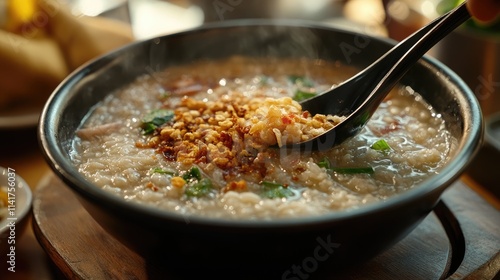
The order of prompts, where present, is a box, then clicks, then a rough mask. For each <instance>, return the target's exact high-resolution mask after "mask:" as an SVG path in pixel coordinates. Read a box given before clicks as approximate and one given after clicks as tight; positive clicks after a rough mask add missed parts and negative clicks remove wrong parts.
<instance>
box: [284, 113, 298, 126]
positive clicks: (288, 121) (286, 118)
mask: <svg viewBox="0 0 500 280" xmlns="http://www.w3.org/2000/svg"><path fill="white" fill-rule="evenodd" d="M294 119H295V115H294V114H289V115H288V116H283V117H281V122H283V124H291V123H292V122H293V120H294Z"/></svg>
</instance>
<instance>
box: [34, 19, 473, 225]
mask: <svg viewBox="0 0 500 280" xmlns="http://www.w3.org/2000/svg"><path fill="white" fill-rule="evenodd" d="M262 25H264V26H266V25H272V26H277V25H282V26H288V27H302V28H303V27H305V28H313V29H326V30H329V31H334V32H341V33H347V34H350V35H352V36H357V35H360V34H361V33H358V32H354V31H351V30H345V29H342V28H336V27H332V26H328V25H323V24H320V23H317V22H310V21H300V20H293V21H291V20H277V19H270V20H268V19H264V20H255V19H249V20H229V21H224V22H217V23H210V24H205V25H203V26H200V27H196V28H192V29H188V30H185V31H181V32H178V33H173V34H168V35H163V36H159V37H154V38H150V39H146V40H142V41H138V42H133V43H131V44H128V45H126V46H124V47H121V48H119V49H116V50H114V51H112V52H110V53H108V54H104V55H102V56H100V57H98V58H95V59H93V60H91V61H89V62H87V63H86V64H84V65H82V66H81V67H79V68H78V69H76V70H75V71H74V72H73V73H71V74H70V75H69V76H68V77H67V78H66V79H65V80H64V81H63V82H62V83H60V84H59V85H58V87H57V88H56V89H55V90H54V92H53V93H52V94H51V95H50V97H49V99H48V100H47V102H46V104H45V106H44V108H43V111H42V114H41V117H40V120H39V127H38V139H39V143H40V146H41V148H42V153H43V155H44V157H45V159H46V160H47V162H48V163H49V165H50V167H51V168H52V169H53V170H54V171H55V173H56V174H57V175H58V176H59V177H60V178H61V179H62V180H63V182H65V183H66V184H67V185H68V186H69V187H70V188H71V189H72V190H73V191H76V192H77V193H78V194H80V195H82V196H84V197H85V198H86V199H89V200H92V201H93V202H97V203H100V204H101V205H103V206H104V207H109V208H119V209H125V208H126V209H127V210H128V211H133V212H134V213H135V214H137V215H145V216H150V217H153V218H158V219H163V220H170V221H172V222H178V223H185V224H189V225H199V226H210V227H232V228H235V227H238V228H268V229H275V228H286V227H297V225H300V226H306V225H320V224H324V223H331V222H333V221H345V220H348V219H352V218H355V217H360V216H364V215H366V214H369V213H370V214H373V213H380V212H384V211H390V210H391V209H394V208H397V207H399V206H401V205H404V204H407V203H410V202H411V201H415V200H418V199H421V198H423V197H426V196H428V195H431V194H432V193H436V192H437V193H438V195H440V194H441V193H442V192H443V191H444V190H445V189H446V188H447V187H448V186H449V185H450V184H452V183H453V182H454V181H455V180H456V179H457V178H458V177H459V176H460V174H461V173H462V172H463V171H464V169H465V167H466V166H467V164H468V163H469V162H470V161H471V160H472V158H473V157H474V156H475V154H476V153H477V152H478V150H479V147H480V146H481V142H482V135H483V133H482V132H483V118H482V114H481V109H480V106H479V103H478V101H477V99H476V98H475V96H474V94H473V93H472V91H471V90H470V88H469V87H468V86H467V85H466V84H465V82H464V81H462V79H461V78H460V77H459V76H458V75H457V74H456V73H454V72H453V71H452V70H451V69H450V68H448V67H447V66H445V65H444V64H443V63H441V62H439V61H438V60H436V59H434V58H432V57H429V56H424V57H423V58H422V60H421V62H420V63H424V64H427V65H429V66H430V67H431V68H433V69H435V70H438V71H437V73H436V74H437V75H442V76H443V77H442V78H443V79H446V80H447V81H448V82H449V83H450V84H452V85H453V86H454V87H456V88H457V89H458V90H459V91H460V92H462V93H463V95H459V96H458V98H459V99H461V100H460V103H461V104H468V107H469V108H465V109H466V110H467V111H469V113H470V117H471V118H470V119H465V123H464V131H466V132H465V134H467V135H469V137H467V138H466V139H465V141H464V142H463V143H462V144H461V145H460V146H459V147H458V149H457V153H456V155H455V156H454V158H453V159H451V160H450V162H449V163H448V164H447V165H446V166H445V167H444V168H443V169H441V171H440V176H432V177H430V178H428V179H426V180H424V181H423V182H421V183H420V184H419V186H418V187H415V188H413V189H411V190H408V191H405V192H404V193H401V194H398V195H395V196H393V197H390V198H388V199H386V200H384V201H378V202H375V203H371V204H368V205H363V206H362V207H359V208H355V209H348V210H342V211H338V212H337V211H332V212H330V213H325V214H321V215H313V216H305V217H295V218H286V219H271V220H266V219H256V220H255V219H245V220H236V219H222V218H210V217H203V216H197V215H182V214H179V213H175V212H170V211H168V210H165V209H160V208H157V207H154V206H151V205H145V204H140V203H130V202H129V201H126V200H124V199H123V198H122V197H119V196H117V195H116V194H113V193H110V192H107V191H105V190H103V189H101V188H99V187H97V186H95V185H93V184H92V183H90V182H89V181H88V180H86V179H85V178H84V177H83V175H81V174H80V173H79V172H78V171H77V169H76V168H75V167H74V166H73V165H72V163H71V162H70V161H69V160H68V159H67V155H66V154H65V153H64V152H63V151H62V149H61V147H60V146H59V143H58V139H57V135H56V128H55V127H54V123H55V122H54V120H55V119H57V118H58V110H57V108H58V107H59V105H60V104H61V103H62V101H63V100H64V96H65V93H67V92H68V91H69V88H71V86H72V85H73V84H75V83H76V82H77V81H78V80H79V79H81V78H83V77H84V76H85V74H86V72H88V69H89V68H90V67H95V66H96V65H98V64H99V62H100V60H102V59H103V58H104V57H107V56H108V57H109V56H111V57H115V56H118V55H119V54H121V53H124V52H126V51H127V50H128V49H129V48H133V47H134V46H136V45H138V44H148V43H151V42H154V41H155V40H158V39H161V38H168V37H170V36H183V35H186V34H187V35H189V34H190V33H192V32H198V31H200V30H201V31H203V30H207V29H213V28H234V27H241V26H248V27H252V26H262ZM362 35H363V36H367V37H370V38H372V39H374V40H377V41H382V43H388V44H391V45H394V42H395V41H394V40H392V39H388V38H381V37H375V36H371V35H368V34H362Z"/></svg>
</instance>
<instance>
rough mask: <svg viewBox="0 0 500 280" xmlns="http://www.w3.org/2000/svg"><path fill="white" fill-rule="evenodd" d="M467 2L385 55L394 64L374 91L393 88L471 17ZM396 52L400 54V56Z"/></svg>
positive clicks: (382, 64) (384, 58)
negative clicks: (416, 64) (421, 59)
mask: <svg viewBox="0 0 500 280" xmlns="http://www.w3.org/2000/svg"><path fill="white" fill-rule="evenodd" d="M466 3H467V1H465V2H463V3H462V4H461V5H460V6H458V7H457V8H455V9H454V10H452V11H450V12H448V13H447V14H445V15H443V16H441V17H439V18H438V19H436V20H435V21H433V22H431V23H430V24H428V25H427V26H425V27H423V28H421V29H420V30H419V31H417V32H415V33H414V34H413V35H411V36H410V37H408V38H407V39H406V40H404V41H402V42H401V43H399V44H398V45H397V46H395V47H394V48H393V49H392V50H391V51H389V52H388V53H387V54H386V55H384V56H383V57H382V58H381V60H388V61H385V62H386V63H389V65H390V64H393V66H392V67H391V68H390V70H389V71H387V72H385V73H384V72H382V73H381V75H383V77H382V79H381V81H380V83H379V84H378V85H377V86H376V87H375V88H374V89H373V90H372V93H373V92H378V91H388V90H390V89H391V88H393V87H394V86H395V85H396V84H397V83H398V81H399V80H400V78H401V77H402V76H403V75H404V74H405V73H406V72H407V71H408V70H409V69H410V67H411V66H412V65H414V64H415V63H416V62H417V61H418V60H419V59H420V58H421V57H422V56H423V55H424V54H425V53H426V52H427V51H429V50H430V49H431V48H432V47H433V46H434V45H435V44H436V43H438V42H439V41H440V40H441V39H443V38H444V37H445V36H446V35H448V34H449V33H450V32H451V31H453V30H454V29H455V28H457V27H458V26H460V25H461V24H462V23H464V22H465V21H466V20H467V19H469V18H470V14H469V11H468V10H467V7H466ZM395 54H399V56H398V55H395ZM391 60H392V61H391ZM386 63H377V65H380V66H381V67H383V66H384V65H388V64H386ZM384 97H385V96H384Z"/></svg>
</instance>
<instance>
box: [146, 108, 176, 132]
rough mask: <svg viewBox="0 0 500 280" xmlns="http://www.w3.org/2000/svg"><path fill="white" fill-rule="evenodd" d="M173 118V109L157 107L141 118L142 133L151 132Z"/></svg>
mask: <svg viewBox="0 0 500 280" xmlns="http://www.w3.org/2000/svg"><path fill="white" fill-rule="evenodd" d="M173 118H174V111H172V110H166V109H158V110H154V111H151V112H150V113H149V114H147V115H146V116H145V117H144V119H143V120H142V126H141V127H142V129H143V133H144V134H151V133H153V132H154V131H155V129H156V128H158V127H159V126H161V125H163V124H164V123H166V122H168V121H170V120H172V119H173Z"/></svg>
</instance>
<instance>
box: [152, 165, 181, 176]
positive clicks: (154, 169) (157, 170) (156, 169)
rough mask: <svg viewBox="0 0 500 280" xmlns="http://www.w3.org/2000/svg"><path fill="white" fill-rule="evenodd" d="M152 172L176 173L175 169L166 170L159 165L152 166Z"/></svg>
mask: <svg viewBox="0 0 500 280" xmlns="http://www.w3.org/2000/svg"><path fill="white" fill-rule="evenodd" d="M153 173H159V174H167V175H175V174H177V172H175V171H172V170H166V169H162V168H159V167H156V168H153Z"/></svg>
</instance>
